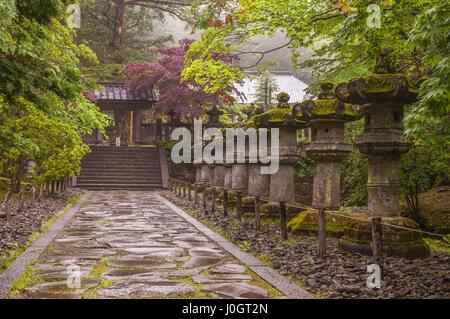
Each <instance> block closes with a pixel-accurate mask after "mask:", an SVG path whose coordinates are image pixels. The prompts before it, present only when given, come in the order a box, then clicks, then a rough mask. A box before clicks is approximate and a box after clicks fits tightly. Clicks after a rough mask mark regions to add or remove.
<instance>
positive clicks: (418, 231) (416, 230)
mask: <svg viewBox="0 0 450 319" xmlns="http://www.w3.org/2000/svg"><path fill="white" fill-rule="evenodd" d="M173 181H176V182H179V183H187V182H185V181H182V180H178V179H173ZM211 188H212V186H211ZM227 192H228V193H229V194H237V193H240V194H243V193H246V192H243V191H236V190H227ZM259 199H260V200H261V201H262V202H265V203H272V204H278V202H275V201H272V200H270V199H269V198H267V197H259ZM286 206H288V207H294V208H298V209H302V210H305V209H308V210H309V211H311V212H313V213H316V214H318V213H319V211H318V210H317V209H313V208H309V207H306V206H303V205H301V204H299V203H295V202H286ZM326 214H329V215H333V216H337V217H341V218H346V219H351V220H355V221H360V222H365V223H369V224H370V223H372V221H371V220H369V219H364V218H360V217H355V216H349V215H345V214H339V213H337V212H335V211H330V210H326ZM380 224H381V225H383V226H386V227H391V228H397V229H402V230H407V231H412V232H416V233H421V234H424V235H429V236H436V237H441V238H443V237H445V235H442V234H438V233H433V232H428V231H424V230H421V229H414V228H409V227H405V226H400V225H393V224H389V223H385V222H381V223H380Z"/></svg>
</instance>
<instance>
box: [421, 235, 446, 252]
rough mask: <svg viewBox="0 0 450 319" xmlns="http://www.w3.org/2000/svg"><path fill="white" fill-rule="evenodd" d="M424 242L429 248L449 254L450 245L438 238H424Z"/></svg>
mask: <svg viewBox="0 0 450 319" xmlns="http://www.w3.org/2000/svg"><path fill="white" fill-rule="evenodd" d="M424 240H425V242H426V243H427V244H428V246H430V250H431V251H434V252H437V253H441V254H447V255H450V245H449V244H447V243H446V242H444V241H442V240H439V239H432V238H424Z"/></svg>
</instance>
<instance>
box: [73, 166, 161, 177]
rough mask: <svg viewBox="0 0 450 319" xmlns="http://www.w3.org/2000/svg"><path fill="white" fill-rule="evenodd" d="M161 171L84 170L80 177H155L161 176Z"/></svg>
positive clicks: (151, 169)
mask: <svg viewBox="0 0 450 319" xmlns="http://www.w3.org/2000/svg"><path fill="white" fill-rule="evenodd" d="M160 172H161V171H160V170H159V169H156V168H149V169H145V170H126V171H119V172H118V171H115V170H113V169H111V170H98V169H84V170H82V171H81V174H80V175H79V176H110V177H122V176H154V175H160Z"/></svg>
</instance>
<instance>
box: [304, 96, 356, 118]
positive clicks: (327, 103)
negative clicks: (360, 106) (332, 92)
mask: <svg viewBox="0 0 450 319" xmlns="http://www.w3.org/2000/svg"><path fill="white" fill-rule="evenodd" d="M314 104H315V107H314V109H313V110H312V111H311V114H312V115H313V118H314V117H330V116H336V115H337V112H336V108H335V105H336V100H335V99H331V100H315V101H314ZM341 116H344V117H349V118H356V117H357V114H356V112H355V111H354V110H353V108H352V106H351V105H350V104H345V106H344V112H343V114H342V115H341Z"/></svg>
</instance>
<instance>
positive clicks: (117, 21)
mask: <svg viewBox="0 0 450 319" xmlns="http://www.w3.org/2000/svg"><path fill="white" fill-rule="evenodd" d="M114 4H115V12H114V26H113V38H112V43H111V44H112V49H113V51H114V52H115V51H118V50H120V49H122V45H123V23H124V17H125V0H114ZM117 59H118V60H122V58H120V57H117ZM116 62H118V63H122V62H123V61H116Z"/></svg>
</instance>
